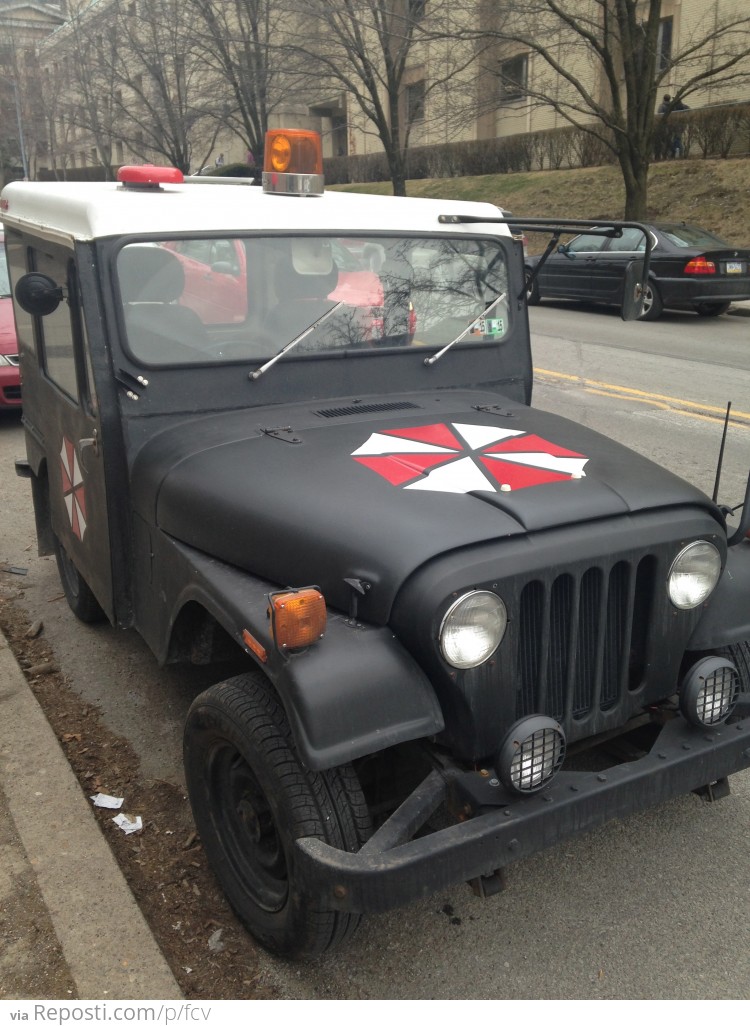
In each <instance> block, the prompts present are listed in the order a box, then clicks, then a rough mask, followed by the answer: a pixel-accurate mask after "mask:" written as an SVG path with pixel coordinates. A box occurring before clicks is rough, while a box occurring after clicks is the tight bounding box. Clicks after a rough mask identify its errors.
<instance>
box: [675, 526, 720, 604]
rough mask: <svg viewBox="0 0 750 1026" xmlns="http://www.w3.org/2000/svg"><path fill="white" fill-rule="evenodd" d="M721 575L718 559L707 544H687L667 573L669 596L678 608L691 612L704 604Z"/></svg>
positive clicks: (713, 550)
mask: <svg viewBox="0 0 750 1026" xmlns="http://www.w3.org/2000/svg"><path fill="white" fill-rule="evenodd" d="M720 574H721V556H720V555H719V550H718V549H717V548H716V546H715V545H712V544H711V542H707V541H697V542H691V543H690V545H686V546H685V548H684V549H683V550H682V552H680V554H679V555H678V556H677V558H676V559H675V561H674V563H672V566H671V568H670V571H669V581H668V587H669V597H670V599H671V600H672V602H673V603H674V604H675V605H676V606H677V608H678V609H695V607H696V606H699V605H700V604H701V602H705V600H706V599H707V598H708V596H709V595H710V594H711V592H712V591H713V590H714V588H715V587H716V583H717V581H718V580H719V575H720Z"/></svg>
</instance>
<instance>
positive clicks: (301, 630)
mask: <svg viewBox="0 0 750 1026" xmlns="http://www.w3.org/2000/svg"><path fill="white" fill-rule="evenodd" d="M269 599H270V602H271V623H272V630H273V637H274V641H275V642H276V646H277V648H279V649H281V650H282V651H288V650H290V649H296V648H306V647H307V646H308V645H312V644H313V642H315V641H318V640H319V639H320V638H322V637H323V635H324V634H325V630H326V601H325V599H324V598H323V594H322V592H320V591H319V590H318V589H317V588H300V589H299V590H298V591H281V592H276V593H275V594H274V595H269Z"/></svg>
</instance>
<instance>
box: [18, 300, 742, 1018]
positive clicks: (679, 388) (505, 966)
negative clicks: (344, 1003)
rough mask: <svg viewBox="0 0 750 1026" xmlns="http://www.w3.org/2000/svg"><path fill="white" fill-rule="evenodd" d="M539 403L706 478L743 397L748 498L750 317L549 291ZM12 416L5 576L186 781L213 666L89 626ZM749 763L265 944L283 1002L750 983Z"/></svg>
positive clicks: (731, 465)
mask: <svg viewBox="0 0 750 1026" xmlns="http://www.w3.org/2000/svg"><path fill="white" fill-rule="evenodd" d="M530 321H531V330H532V340H533V356H534V366H535V368H536V370H537V378H536V384H535V391H534V404H535V405H537V406H540V407H542V408H544V409H547V410H550V411H552V412H555V413H558V414H561V415H563V416H567V417H570V418H572V419H576V420H578V421H580V422H582V423H585V424H586V425H587V426H589V427H591V428H594V429H597V430H600V431H602V432H604V433H606V434H609V435H610V436H611V437H614V438H616V439H617V440H619V441H621V442H623V443H625V444H627V445H630V446H631V447H632V448H634V449H637V450H638V451H640V452H643V453H644V454H645V455H647V456H649V457H650V458H652V459H654V460H655V461H657V462H659V463H661V464H663V465H665V466H667V467H668V468H669V469H671V470H672V471H674V472H675V473H677V474H680V475H681V476H684V477H685V478H687V479H688V480H690V481H691V482H693V483H694V484H696V485H698V486H700V487H701V488H703V489H704V490H705V491H707V492H709V493H710V492H711V490H712V488H713V482H714V475H715V471H716V461H717V456H718V452H719V446H720V441H721V432H722V414H721V410H722V409H723V408H725V406H726V403H727V401H730V400H731V401H732V414H733V416H732V421H731V424H730V429H729V434H728V440H727V445H726V455H725V463H724V472H723V475H722V484H721V488H720V500H721V501H722V502H725V503H727V504H728V505H736V504H737V503H739V502H740V501H741V500H742V497H743V494H744V489H745V481H746V477H747V472H748V470H749V469H750V319H748V318H744V317H730V316H725V317H721V318H718V319H711V320H708V319H706V320H703V319H700V318H697V317H693V316H691V315H687V314H666V315H664V317H663V318H662V319H661V320H660V321H659V322H656V323H652V324H632V323H631V324H624V323H623V322H622V321H621V320H620V318H619V316H618V315H617V313H616V312H612V311H594V310H592V309H580V308H578V307H576V306H565V305H564V304H544V305H542V306H541V307H538V308H535V309H532V310H531V314H530ZM23 455H24V443H23V431H22V428H21V423H20V418H19V417H18V416H16V415H5V416H3V417H2V418H0V473H2V479H3V532H2V536H1V537H0V564H7V565H8V566H10V567H18V568H22V569H26V568H28V574H27V575H26V576H20V575H13V574H6V573H4V574H3V575H2V576H3V581H2V584H3V589H4V591H5V592H6V593H8V594H10V595H11V596H12V597H13V599H14V601H17V602H19V603H20V604H21V605H22V606H23V607H25V608H26V609H27V610H28V611H29V616H30V618H31V619H32V620H34V619H42V620H43V621H44V631H45V637H46V639H47V641H48V642H49V644H50V645H51V646H52V648H53V650H54V652H55V656H56V659H57V662H58V663H59V665H60V666H61V668H62V670H63V671H64V672H65V673H66V674H67V676H68V677H69V679H70V680H71V682H72V684H73V686H74V687H75V688H76V690H77V691H78V692H79V693H80V694H81V695H82V696H83V697H84V698H85V699H86V700H87V701H89V702H92V703H94V704H96V705H98V706H99V707H101V709H102V710H103V712H104V715H105V718H106V721H107V724H108V726H109V727H110V728H111V729H112V730H114V731H115V732H117V733H118V734H121V735H123V736H125V737H126V738H127V739H128V740H129V741H130V742H131V743H132V745H133V746H134V748H135V750H136V751H137V753H138V755H139V757H140V759H141V765H142V769H143V772H144V774H145V775H146V776H148V777H154V778H162V779H166V780H170V781H174V782H177V783H180V782H181V781H182V767H181V725H182V720H183V717H184V715H185V712H186V710H187V707H188V705H189V703H190V701H191V700H192V697H193V696H194V695H195V694H196V693H197V692H198V691H199V690H201V689H202V688H203V687H205V686H206V685H207V684H209V683H212V682H213V679H215V678H213V679H210V678H207V676H206V673H205V671H204V670H202V669H187V670H186V669H184V668H174V667H172V668H167V669H163V670H160V669H159V668H158V667H157V665H156V663H155V661H154V659H153V657H152V655H151V653H150V652H149V651H148V650H147V648H146V646H145V645H144V644H143V642H141V640H140V639H139V638H138V637H137V636H136V635H129V634H124V633H121V632H116V631H114V630H113V629H112V628H110V627H108V626H100V627H95V628H92V627H87V626H85V625H84V624H82V623H79V622H78V621H76V620H75V619H74V617H73V616H72V614H71V613H70V612H69V611H68V608H67V605H66V603H65V601H64V599H63V598H62V592H61V588H60V585H59V582H58V578H57V571H56V567H55V563H54V559H52V558H51V557H45V558H42V559H39V558H38V557H37V556H36V537H35V531H34V521H33V515H32V508H31V497H30V489H29V486H28V482H27V481H24V480H22V479H20V478H17V477H16V476H15V474H14V470H13V460H14V458H15V457H17V456H23ZM749 826H750V778H749V777H748V774H744V775H742V776H740V777H737V778H734V780H733V783H732V794H731V795H730V796H729V797H728V798H727V799H725V800H723V801H721V802H719V803H716V804H713V805H708V804H705V803H702V802H701V801H700V800H699V799H698V798H696V797H694V796H688V797H684V798H681V799H679V800H676V801H673V802H671V803H669V804H668V805H667V806H665V807H662V808H659V809H656V810H653V811H651V812H648V813H643V814H639V815H638V816H636V817H633V818H631V819H629V820H627V821H623V822H615V823H612V824H610V825H609V826H607V827H605V828H603V829H601V830H598V831H597V832H595V833H593V834H591V835H589V836H584V837H582V838H579V839H577V840H575V841H571V842H569V843H565V844H563V845H560V846H558V847H555V848H552V849H550V850H549V851H548V852H545V853H542V854H540V855H537V856H535V857H534V858H531V859H529V860H528V861H526V862H522V863H519V864H516V865H515V866H513V867H511V870H510V872H509V887H508V889H507V891H506V892H504V893H502V894H500V895H498V896H496V897H494V898H492V899H489V900H487V901H480V900H479V899H477V898H475V897H473V896H472V894H471V892H470V891H469V889H468V887H458V888H454V889H452V890H451V891H449V892H447V893H445V894H440V895H436V896H434V897H432V898H429V899H425V900H423V901H421V902H418V903H416V904H415V905H412V906H410V907H408V908H404V909H401V910H399V911H396V912H393V913H389V914H387V915H384V916H381V917H377V918H375V917H373V918H371V919H369V920H367V921H366V922H365V923H364V924H363V926H362V928H361V929H360V931H359V933H358V934H357V935H356V936H355V938H354V941H353V943H352V945H351V947H350V948H349V949H348V950H344V951H342V952H338V953H336V954H335V955H333V956H330V957H328V958H324V959H322V960H320V961H319V962H317V963H315V964H312V965H302V966H299V965H287V964H284V963H282V962H279V961H277V960H274V959H271V958H270V956H265V955H261V956H260V957H261V962H262V964H263V965H264V967H265V972H266V974H267V976H268V979H269V980H270V981H271V982H272V983H273V984H274V985H275V986H276V987H277V988H278V990H279V991H280V993H281V995H282V996H284V997H288V998H350V999H356V998H382V999H386V998H404V999H408V998H425V999H426V998H467V999H468V998H487V999H500V998H503V999H508V998H514V999H531V998H558V999H587V998H620V999H627V998H643V999H654V998H663V999H707V998H717V999H718V998H735V999H748V998H750V892H749V891H748V888H747V884H746V878H745V873H746V866H747V865H748V858H749V857H750V830H749V829H748V827H749Z"/></svg>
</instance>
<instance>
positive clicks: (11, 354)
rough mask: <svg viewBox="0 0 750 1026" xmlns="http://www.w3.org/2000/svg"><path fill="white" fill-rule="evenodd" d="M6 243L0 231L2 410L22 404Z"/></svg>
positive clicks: (0, 394) (0, 380)
mask: <svg viewBox="0 0 750 1026" xmlns="http://www.w3.org/2000/svg"><path fill="white" fill-rule="evenodd" d="M4 243H5V236H4V235H3V233H2V232H0V410H4V409H9V408H11V407H17V406H20V405H21V372H20V370H19V368H18V339H17V337H16V324H15V320H14V319H13V300H12V299H11V294H10V280H9V278H8V261H7V259H6V256H5V245H4Z"/></svg>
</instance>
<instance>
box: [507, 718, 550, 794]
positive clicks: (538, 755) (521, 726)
mask: <svg viewBox="0 0 750 1026" xmlns="http://www.w3.org/2000/svg"><path fill="white" fill-rule="evenodd" d="M564 759H565V734H564V733H563V730H562V727H561V726H560V724H559V723H556V722H555V721H554V720H552V719H550V718H549V716H527V717H525V718H524V719H522V720H519V721H518V723H515V724H514V725H513V727H512V729H511V731H510V732H509V734H508V735H507V737H506V738H505V740H504V741H503V743H502V745H501V747H500V751H499V752H498V755H497V760H496V763H495V768H496V770H497V775H498V777H499V778H500V780H501V781H502V782H503V783H504V784H505V786H506V787H507V788H509V789H510V790H511V791H517V792H518V793H519V794H532V793H533V792H534V791H538V790H539V789H540V788H542V787H544V785H545V784H547V783H549V781H550V780H551V779H552V777H554V775H555V774H556V773H557V771H558V770H559V769H560V767H561V766H562V764H563V760H564Z"/></svg>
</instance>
